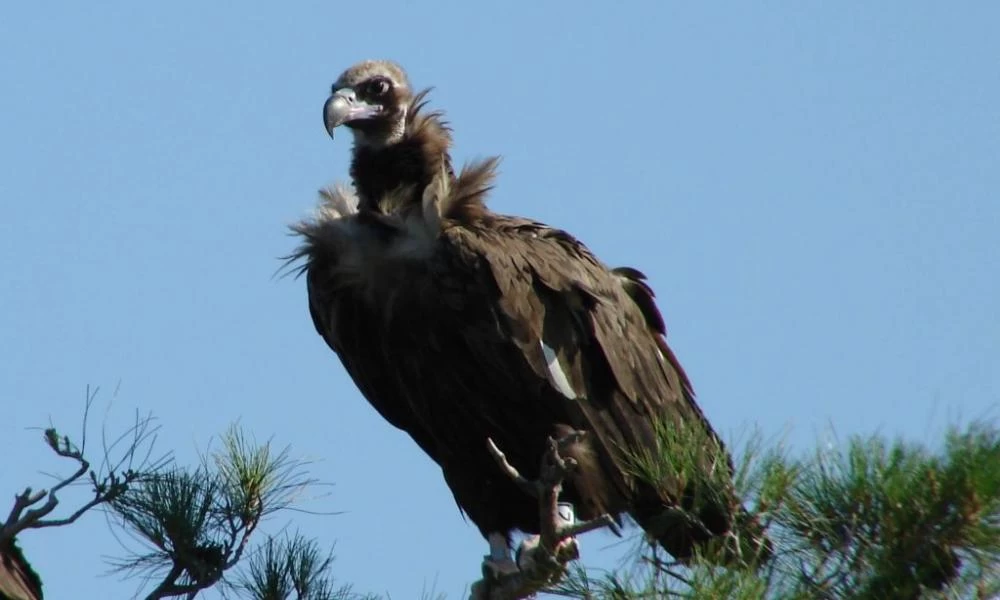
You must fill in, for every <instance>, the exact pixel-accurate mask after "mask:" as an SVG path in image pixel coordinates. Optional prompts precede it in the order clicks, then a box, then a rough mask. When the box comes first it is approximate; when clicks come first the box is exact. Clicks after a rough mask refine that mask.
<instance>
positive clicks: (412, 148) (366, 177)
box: [351, 90, 455, 214]
mask: <svg viewBox="0 0 1000 600" xmlns="http://www.w3.org/2000/svg"><path fill="white" fill-rule="evenodd" d="M428 91H429V90H425V91H423V92H421V93H419V94H417V95H416V96H414V97H413V99H412V100H411V101H410V103H409V105H408V106H407V109H406V111H405V117H404V127H403V133H402V135H401V136H400V137H399V139H398V140H392V141H391V142H390V143H387V144H382V145H374V144H369V143H365V142H364V141H363V140H360V139H356V140H355V145H354V157H353V160H352V161H351V178H352V179H353V180H354V187H355V189H356V190H357V193H358V197H359V200H360V203H359V209H360V210H361V211H371V212H377V213H381V214H390V213H392V212H394V211H395V210H397V209H399V208H402V207H401V206H398V205H396V206H387V205H386V202H387V200H388V199H389V198H392V199H394V200H395V201H396V202H397V203H398V202H399V201H402V202H403V204H404V205H410V206H412V205H419V204H420V201H421V197H422V194H423V191H424V189H425V188H426V187H427V186H428V185H429V184H430V183H431V180H432V179H434V178H435V177H438V176H440V175H441V174H442V173H446V174H447V177H449V178H450V179H452V180H454V177H455V175H454V171H453V170H452V166H451V157H450V155H449V153H448V151H449V148H450V146H451V130H450V128H449V127H448V124H447V123H446V122H445V121H444V120H443V119H442V116H443V115H442V113H441V112H440V111H430V112H424V111H423V109H424V107H425V106H426V100H425V98H426V96H427V92H428ZM449 183H450V182H449Z"/></svg>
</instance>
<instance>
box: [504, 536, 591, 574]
mask: <svg viewBox="0 0 1000 600" xmlns="http://www.w3.org/2000/svg"><path fill="white" fill-rule="evenodd" d="M577 558H580V543H579V542H577V540H576V538H575V537H568V538H565V539H562V540H560V541H559V543H557V544H556V547H555V549H554V552H549V551H548V550H546V549H545V547H544V546H542V538H541V536H538V535H533V536H530V537H527V538H525V539H524V541H522V542H521V543H520V545H518V547H517V553H516V554H515V559H516V561H517V567H518V569H520V570H521V571H522V572H526V573H530V572H535V571H537V570H539V567H541V566H542V565H544V566H545V567H547V568H550V569H551V568H552V567H556V569H557V570H561V569H560V567H561V566H562V565H565V564H566V563H568V562H569V561H571V560H576V559H577Z"/></svg>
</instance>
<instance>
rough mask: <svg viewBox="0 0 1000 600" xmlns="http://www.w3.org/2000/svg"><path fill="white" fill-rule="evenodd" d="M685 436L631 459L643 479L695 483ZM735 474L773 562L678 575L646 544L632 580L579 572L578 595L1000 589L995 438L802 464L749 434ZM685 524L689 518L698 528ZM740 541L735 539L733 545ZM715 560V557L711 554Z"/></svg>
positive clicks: (698, 563)
mask: <svg viewBox="0 0 1000 600" xmlns="http://www.w3.org/2000/svg"><path fill="white" fill-rule="evenodd" d="M685 435H686V434H684V433H683V432H681V433H680V434H678V433H677V432H672V433H669V434H667V435H663V436H661V438H660V440H659V442H660V443H659V444H658V446H657V448H656V449H655V452H656V454H659V455H660V457H662V459H661V460H660V461H659V464H657V456H656V454H654V453H652V452H648V451H647V452H643V453H639V454H638V456H637V457H636V458H635V465H636V474H637V475H640V476H649V477H665V476H671V475H672V474H674V476H675V477H690V475H689V473H691V472H692V471H691V467H690V465H688V466H685V465H684V463H683V461H684V460H687V459H688V457H692V456H696V455H697V449H695V450H694V451H693V450H692V448H691V446H690V441H691V440H689V439H687V438H686V437H685ZM741 454H742V456H741V460H740V461H739V463H738V464H736V465H734V475H735V477H734V479H735V487H736V491H737V493H738V494H739V495H740V496H741V497H742V498H744V499H745V501H746V504H747V506H748V510H749V513H750V517H751V518H753V519H754V521H755V522H758V523H760V524H762V526H763V528H764V529H765V530H766V532H767V535H768V537H769V538H770V540H771V542H772V544H773V551H774V553H773V557H772V558H771V560H769V561H768V562H766V563H765V564H763V565H761V566H760V567H759V568H757V569H729V570H726V569H720V568H718V567H716V566H713V563H712V562H710V561H707V560H705V558H707V557H706V556H701V557H699V558H697V559H696V560H694V561H692V562H691V563H690V564H687V565H681V564H678V563H676V562H669V561H665V560H663V559H662V558H661V557H660V556H659V552H661V551H659V550H658V549H656V548H655V547H652V546H649V545H646V544H644V545H643V546H642V548H641V549H640V550H639V551H638V552H637V555H636V558H635V563H634V564H633V565H632V568H630V569H621V570H619V571H617V572H612V573H607V572H587V571H585V570H580V569H578V570H576V571H574V572H573V573H572V574H571V576H570V577H568V578H567V580H566V581H565V582H563V584H562V585H560V586H559V587H558V588H557V589H554V590H552V591H553V593H557V594H559V595H562V596H567V597H573V598H613V599H622V600H624V599H633V598H653V597H657V598H659V597H677V598H691V599H702V598H706V599H707V598H737V599H741V598H773V599H782V600H784V599H799V598H802V599H806V598H829V599H835V598H836V599H841V598H852V599H858V600H861V599H866V600H867V599H873V600H874V599H881V598H904V599H910V598H912V599H918V598H989V597H993V596H994V595H995V594H997V593H998V592H1000V566H998V565H1000V431H998V430H997V428H996V427H994V426H993V425H992V424H991V423H987V422H975V423H972V424H971V425H969V426H968V427H966V428H964V429H958V428H952V429H951V430H950V431H949V432H948V434H947V436H946V439H945V443H944V444H943V446H942V447H941V448H940V449H939V450H938V451H936V452H935V451H932V450H931V449H929V448H928V447H926V446H923V445H920V444H914V443H908V442H904V441H902V440H896V441H893V442H889V441H887V440H886V439H885V438H883V437H880V436H869V437H853V438H851V439H849V440H848V441H847V442H846V443H845V444H844V446H843V447H841V448H827V449H822V450H819V451H817V452H816V453H815V454H814V455H812V456H810V457H807V458H803V459H793V458H790V457H789V456H788V453H787V451H786V450H785V449H784V448H782V447H781V445H780V444H774V445H772V446H771V447H769V448H765V445H764V444H763V443H762V441H761V438H760V436H753V437H752V438H751V440H750V441H749V442H748V443H747V444H746V447H745V449H744V451H743V452H742V453H741ZM689 518H694V517H693V516H692V517H689ZM737 535H738V534H737ZM709 551H711V550H709Z"/></svg>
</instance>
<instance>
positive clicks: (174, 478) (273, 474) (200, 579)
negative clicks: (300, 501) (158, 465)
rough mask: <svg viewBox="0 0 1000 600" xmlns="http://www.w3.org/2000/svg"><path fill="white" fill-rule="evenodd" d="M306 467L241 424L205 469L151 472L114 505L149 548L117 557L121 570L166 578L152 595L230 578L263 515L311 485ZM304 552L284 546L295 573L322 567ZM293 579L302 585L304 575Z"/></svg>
mask: <svg viewBox="0 0 1000 600" xmlns="http://www.w3.org/2000/svg"><path fill="white" fill-rule="evenodd" d="M303 464H304V463H302V462H300V461H294V460H292V459H290V458H289V455H288V451H287V449H285V450H282V451H281V452H277V453H275V452H274V451H273V450H272V448H271V445H270V443H264V444H257V443H256V442H255V441H254V440H253V439H252V438H250V437H248V436H247V435H246V434H245V433H244V432H243V431H241V430H240V429H238V428H237V427H235V426H234V427H232V428H230V430H229V431H228V432H227V433H226V434H225V435H224V436H223V438H222V447H221V449H219V450H218V451H216V452H214V453H212V454H211V455H210V456H208V457H207V458H206V459H205V460H204V461H203V462H202V464H201V465H200V466H199V467H197V468H195V469H184V468H180V467H176V468H171V469H168V470H162V471H160V472H156V473H150V474H148V475H147V476H145V477H144V478H142V479H140V480H139V481H138V482H137V483H136V484H135V485H133V486H131V487H130V488H129V489H128V491H127V492H125V493H124V494H122V495H120V496H119V497H117V498H115V500H114V501H112V502H111V509H112V511H113V512H114V513H115V514H117V515H118V516H119V517H120V519H121V523H122V524H123V525H124V527H125V528H126V530H127V531H129V532H130V533H132V534H133V537H135V538H137V539H138V540H140V542H141V543H142V545H143V546H144V547H145V550H144V551H142V552H136V553H134V554H133V555H132V556H130V557H128V558H126V559H124V560H120V561H118V567H119V568H120V569H122V570H126V571H133V572H135V571H139V572H145V573H146V574H148V575H151V576H152V575H155V576H156V578H158V579H160V584H159V585H158V586H157V587H156V588H155V589H154V590H153V592H151V593H150V595H149V596H148V597H150V598H162V597H168V596H176V595H181V594H188V593H191V592H197V591H199V590H202V589H206V588H208V587H211V586H213V585H215V584H217V583H220V582H224V579H223V578H224V576H225V573H226V571H228V570H229V569H231V568H233V567H234V566H236V564H237V563H239V561H240V559H241V558H242V556H243V553H244V551H245V550H246V548H247V546H248V544H249V542H250V538H251V535H252V534H253V533H254V532H255V531H256V529H257V527H258V526H259V524H260V522H261V520H262V519H263V518H264V517H266V516H267V515H269V514H271V513H274V512H276V511H280V510H283V509H285V508H287V507H289V506H290V505H291V504H292V503H293V502H294V500H295V498H296V496H297V495H298V494H299V493H301V492H302V491H303V490H304V489H306V488H307V487H308V486H309V485H310V484H312V483H313V480H311V479H308V478H307V477H306V476H305V474H304V471H303V469H302V467H303ZM269 543H270V542H269ZM265 549H266V548H265ZM306 549H307V546H306V545H304V544H303V543H296V544H294V545H292V546H289V547H287V548H284V550H286V551H288V552H291V553H292V555H290V556H289V557H287V559H288V561H290V562H289V564H291V565H295V566H296V568H297V569H298V570H297V571H296V573H299V574H301V573H303V572H304V571H302V569H306V567H308V569H307V570H309V569H313V570H315V569H316V568H317V567H318V566H317V565H316V564H313V563H312V562H308V561H307V559H311V557H312V555H311V554H309V553H308V552H306V551H305V550H306ZM271 550H273V548H271ZM265 555H266V552H265ZM326 566H328V564H326V565H322V568H321V569H319V570H320V571H322V570H323V569H325V568H326ZM310 572H311V571H310ZM292 580H293V581H298V582H299V583H302V581H301V577H300V578H299V579H296V578H295V577H293V578H292ZM313 587H314V588H315V587H316V586H315V585H314V586H313ZM266 597H267V598H272V597H273V598H279V597H280V596H266ZM326 597H328V596H322V595H315V594H314V595H311V596H301V598H304V599H305V598H308V599H310V600H313V599H318V598H326ZM333 597H335V596H333Z"/></svg>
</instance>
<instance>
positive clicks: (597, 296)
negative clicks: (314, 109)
mask: <svg viewBox="0 0 1000 600" xmlns="http://www.w3.org/2000/svg"><path fill="white" fill-rule="evenodd" d="M423 98H424V94H423V93H421V94H416V95H414V94H413V93H412V92H411V89H410V84H409V81H408V80H407V77H406V75H405V74H404V73H403V71H402V69H400V68H399V67H398V66H396V65H395V64H392V63H387V62H381V61H368V62H364V63H361V64H359V65H356V66H355V67H352V68H351V69H349V70H348V71H346V72H345V73H344V74H343V75H342V76H341V77H340V78H339V79H338V81H337V83H335V84H334V86H333V95H332V96H331V97H330V99H329V100H328V101H327V104H326V106H325V107H324V121H325V124H326V127H327V130H328V131H329V132H330V134H331V135H333V132H334V130H335V129H336V128H337V127H338V126H341V125H344V126H346V127H348V128H349V129H351V130H352V131H353V133H354V138H355V140H354V154H353V160H352V163H351V177H352V179H353V184H354V189H355V190H356V197H355V196H354V195H353V194H351V193H350V192H347V191H345V190H344V189H333V190H326V191H324V192H323V193H322V196H323V200H322V203H321V205H320V208H319V211H318V213H317V215H316V217H315V218H313V219H311V220H308V221H305V222H303V223H300V224H298V225H296V226H295V227H294V230H295V231H296V232H297V233H298V234H300V235H301V236H302V237H303V238H304V244H303V245H302V246H301V247H300V249H299V250H298V252H297V253H296V254H295V255H294V256H293V257H292V259H293V260H295V259H301V258H304V259H305V261H304V264H303V265H302V267H301V268H302V271H303V272H304V273H305V275H306V280H307V283H308V291H309V310H310V314H311V315H312V319H313V322H314V323H315V326H316V330H317V331H318V332H319V334H320V335H321V336H322V337H323V339H324V340H325V341H326V342H327V344H328V345H329V346H330V348H332V349H333V350H334V352H336V353H337V355H338V356H339V357H340V359H341V361H342V362H343V364H344V367H345V368H346V369H347V371H348V372H349V373H350V375H351V377H352V378H353V379H354V381H355V383H356V384H357V385H358V387H359V388H360V390H361V392H362V394H364V396H365V397H366V398H367V399H368V400H369V402H371V404H372V405H373V406H374V407H375V409H376V410H378V411H379V413H380V414H381V415H382V416H383V417H384V418H385V419H386V420H387V421H389V422H390V423H392V424H393V425H395V426H396V427H398V428H400V429H402V430H403V431H406V432H407V433H408V434H409V435H410V436H411V437H412V438H413V439H414V441H416V442H417V444H418V445H419V446H420V447H421V448H422V449H423V451H424V452H426V453H427V454H428V455H429V456H430V457H431V458H432V459H433V460H434V461H435V462H436V463H437V464H438V465H440V466H441V469H442V471H443V473H444V478H445V481H446V482H447V484H448V486H449V487H450V488H451V490H452V492H453V494H454V496H455V500H456V501H457V503H458V505H459V507H461V509H462V510H463V511H464V512H465V513H466V514H467V515H468V516H469V517H470V518H471V519H472V521H473V522H474V523H475V524H476V525H477V526H478V527H479V529H480V531H481V532H482V533H483V535H484V536H490V534H503V536H504V537H505V538H507V536H509V533H510V532H511V531H513V530H522V531H525V532H531V533H535V532H537V531H538V530H539V514H538V507H537V503H536V501H535V500H534V499H532V498H530V497H528V496H526V495H525V494H524V493H523V492H522V491H521V490H520V489H519V488H518V487H517V486H516V485H515V484H514V483H513V482H512V481H510V480H509V479H508V478H507V476H506V475H504V474H503V473H502V472H501V470H500V469H499V468H498V467H497V465H496V464H495V462H494V460H493V458H492V457H491V456H490V454H489V453H488V452H487V445H486V439H487V438H492V439H493V440H494V441H495V442H496V443H497V445H498V446H499V447H500V448H501V449H502V450H503V451H504V452H505V453H506V455H507V458H508V459H509V461H510V462H511V464H513V465H514V466H515V467H516V468H517V469H519V470H520V471H521V472H522V473H523V474H525V475H526V476H528V477H529V478H530V477H533V476H535V475H536V474H537V472H538V467H539V458H540V457H541V455H542V453H543V452H544V448H545V443H546V440H547V438H548V437H549V436H553V435H559V434H560V433H562V432H566V431H569V430H572V429H581V430H584V431H586V432H588V433H589V435H588V437H587V439H586V440H585V441H584V442H582V443H580V444H578V445H577V446H575V447H574V448H572V449H571V451H570V455H571V456H572V457H573V458H575V459H576V460H577V461H578V462H579V463H580V468H579V469H578V470H577V471H576V474H575V476H574V477H573V479H572V480H571V481H570V482H568V485H567V486H566V487H565V489H564V491H563V498H564V499H565V500H567V501H570V502H572V503H573V504H574V506H575V509H576V514H577V517H578V518H582V519H590V518H595V517H597V516H599V515H601V514H603V513H609V514H611V515H614V516H616V517H617V516H620V515H622V514H623V513H627V514H630V515H631V516H632V517H634V519H635V520H636V521H637V522H638V523H639V524H640V526H643V527H644V528H645V529H647V531H651V533H653V534H654V535H655V537H656V538H657V539H658V540H659V541H660V542H661V544H662V545H663V546H664V547H665V548H666V549H667V550H668V551H669V552H671V553H672V554H673V555H674V556H676V557H678V558H685V557H688V556H690V555H691V553H692V551H693V549H694V548H695V546H696V545H697V544H698V543H699V542H701V541H704V540H706V539H708V538H710V537H713V536H718V535H721V534H724V533H726V532H727V531H729V530H730V528H731V526H732V524H733V517H734V514H736V513H737V512H738V511H739V508H738V507H739V503H738V501H737V500H736V499H735V497H734V496H733V494H732V492H731V489H730V486H729V484H728V483H725V484H723V485H722V486H716V487H721V489H713V490H709V491H711V492H712V493H711V494H706V493H704V492H705V490H701V489H696V488H697V485H696V484H694V483H692V482H691V481H687V482H679V481H678V480H677V478H671V477H667V478H664V480H663V481H659V482H652V483H650V482H643V481H641V480H640V479H638V478H636V477H634V476H633V475H632V474H631V470H630V468H629V464H628V461H627V460H625V459H624V458H623V455H622V450H625V449H628V450H636V449H643V448H652V447H654V446H655V444H656V438H655V432H654V427H653V425H652V422H653V420H654V419H662V420H664V422H666V423H676V424H680V423H687V424H693V429H694V430H695V431H697V432H700V438H699V439H700V444H702V445H703V446H704V449H705V451H704V452H703V453H702V456H703V457H704V458H703V459H702V460H701V463H700V464H699V465H698V468H699V469H700V470H701V471H702V474H703V475H704V474H707V473H709V472H723V473H724V476H723V477H721V478H720V477H718V476H716V477H715V478H714V479H715V480H719V481H728V476H729V473H730V470H731V468H732V467H731V465H730V464H728V462H726V461H725V460H723V461H721V462H723V463H725V464H715V462H713V461H712V458H711V457H717V456H721V455H722V454H721V453H719V452H711V451H710V450H712V449H713V448H714V449H715V450H719V449H721V446H722V444H721V442H720V441H719V439H718V437H717V436H716V434H715V433H714V431H713V430H712V428H711V426H710V425H709V423H708V421H707V420H706V419H705V417H704V415H703V414H702V412H701V410H700V409H699V407H698V405H697V404H696V403H695V400H694V394H693V392H692V389H691V384H690V382H689V381H688V379H687V376H686V375H685V374H684V371H683V369H682V368H681V366H680V364H679V363H678V361H677V359H676V357H675V356H674V354H673V352H672V351H671V350H670V348H669V347H668V346H667V344H666V341H665V339H664V335H665V330H664V324H663V318H662V317H661V315H660V312H659V310H658V309H657V307H656V303H655V301H654V297H653V292H652V290H651V289H650V287H649V286H648V285H647V283H646V282H645V278H644V276H643V275H642V273H640V272H639V271H637V270H635V269H631V268H619V269H609V268H607V267H606V266H605V265H603V264H602V263H601V262H600V261H599V260H598V259H597V258H596V257H595V256H593V254H591V252H590V251H589V250H588V249H587V248H586V247H585V246H584V245H583V244H582V243H580V242H579V241H577V240H576V239H575V238H573V237H572V236H571V235H570V234H568V233H566V232H564V231H561V230H558V229H554V228H551V227H548V226H546V225H544V224H541V223H537V222H534V221H531V220H528V219H523V218H519V217H512V216H505V215H500V214H497V213H494V212H492V211H491V210H490V209H489V208H488V207H487V206H486V194H487V192H488V191H489V189H490V188H491V186H492V184H493V179H494V175H495V167H496V163H497V161H496V159H489V160H486V161H482V162H478V163H475V164H472V165H471V166H468V167H466V168H465V169H463V170H462V171H461V172H460V173H458V174H457V175H456V174H455V173H454V171H453V170H452V167H451V161H450V157H449V154H448V150H449V147H450V144H451V138H450V136H449V133H448V128H447V127H446V126H445V124H444V123H443V122H442V120H441V118H440V114H439V113H428V112H425V111H424V110H422V109H423ZM696 495H697V496H699V497H701V498H702V500H704V501H703V502H701V503H700V504H699V507H698V508H694V506H693V504H692V503H693V502H694V500H693V498H694V497H695V496H696ZM706 498H707V499H708V500H705V499H706ZM678 506H685V507H686V508H688V509H692V510H695V511H696V512H697V513H698V517H699V518H700V520H701V521H702V523H703V524H704V526H705V528H701V527H695V526H692V525H690V524H685V523H683V522H681V521H677V520H676V519H674V520H671V519H666V518H664V516H663V515H664V514H669V512H670V511H668V510H666V509H668V508H669V507H678ZM665 523H669V525H664V524H665ZM491 541H492V540H491Z"/></svg>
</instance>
